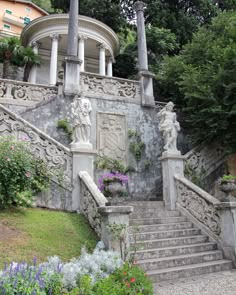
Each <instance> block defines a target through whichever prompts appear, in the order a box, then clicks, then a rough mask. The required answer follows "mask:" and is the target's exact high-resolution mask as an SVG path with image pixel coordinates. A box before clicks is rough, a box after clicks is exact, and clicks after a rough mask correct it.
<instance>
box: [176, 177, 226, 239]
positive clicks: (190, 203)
mask: <svg viewBox="0 0 236 295" xmlns="http://www.w3.org/2000/svg"><path fill="white" fill-rule="evenodd" d="M174 178H175V184H176V187H177V190H176V191H177V206H178V207H180V208H181V209H183V210H184V211H185V213H187V214H188V215H191V218H194V219H195V222H196V223H198V224H200V225H201V226H203V227H204V230H206V229H207V232H208V234H210V235H211V236H212V237H213V238H215V239H217V238H218V236H219V234H220V232H221V228H220V216H219V213H218V211H217V209H216V208H215V205H218V204H220V201H218V200H217V199H216V198H214V197H213V196H211V195H210V194H208V193H207V192H205V191H204V190H202V189H201V188H200V187H198V186H196V185H195V184H193V183H192V182H191V181H189V180H188V179H186V178H185V177H180V176H178V175H175V176H174Z"/></svg>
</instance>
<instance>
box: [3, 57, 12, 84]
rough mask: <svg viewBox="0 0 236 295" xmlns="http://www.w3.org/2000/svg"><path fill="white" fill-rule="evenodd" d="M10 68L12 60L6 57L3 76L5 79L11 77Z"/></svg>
mask: <svg viewBox="0 0 236 295" xmlns="http://www.w3.org/2000/svg"><path fill="white" fill-rule="evenodd" d="M9 69H10V61H9V60H8V59H5V60H4V62H3V67H2V77H3V79H8V78H9Z"/></svg>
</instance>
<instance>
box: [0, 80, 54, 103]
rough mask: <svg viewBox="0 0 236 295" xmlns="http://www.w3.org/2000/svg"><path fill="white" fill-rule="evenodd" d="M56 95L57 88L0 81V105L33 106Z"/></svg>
mask: <svg viewBox="0 0 236 295" xmlns="http://www.w3.org/2000/svg"><path fill="white" fill-rule="evenodd" d="M56 95H57V87H51V86H48V85H40V84H30V83H28V82H21V81H14V80H6V79H0V103H5V104H14V105H22V106H33V105H35V104H36V103H39V102H41V101H46V100H48V99H50V98H52V97H54V96H56Z"/></svg>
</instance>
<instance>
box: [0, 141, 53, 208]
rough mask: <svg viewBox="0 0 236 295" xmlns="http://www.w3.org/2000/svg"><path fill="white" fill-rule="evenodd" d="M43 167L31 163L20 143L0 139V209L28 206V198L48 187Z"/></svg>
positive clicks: (28, 153) (30, 156)
mask: <svg viewBox="0 0 236 295" xmlns="http://www.w3.org/2000/svg"><path fill="white" fill-rule="evenodd" d="M49 178H50V176H49V172H48V170H47V167H46V164H45V163H44V162H43V161H42V160H40V159H37V160H35V159H34V158H33V156H32V155H31V153H30V151H29V147H28V145H27V143H26V142H24V141H17V140H16V139H14V138H13V137H1V142H0V208H6V207H9V206H12V205H13V206H30V205H31V200H32V195H33V194H34V193H38V192H40V191H43V190H45V189H46V188H47V187H48V186H49V183H50V181H49Z"/></svg>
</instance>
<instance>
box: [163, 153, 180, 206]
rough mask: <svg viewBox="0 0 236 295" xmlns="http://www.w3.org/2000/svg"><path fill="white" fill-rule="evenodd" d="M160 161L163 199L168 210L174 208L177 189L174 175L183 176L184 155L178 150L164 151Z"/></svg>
mask: <svg viewBox="0 0 236 295" xmlns="http://www.w3.org/2000/svg"><path fill="white" fill-rule="evenodd" d="M160 160H161V161H162V179H163V200H164V203H165V206H166V207H167V209H168V210H175V209H176V200H177V191H176V185H175V179H174V175H175V174H178V175H179V176H180V177H183V176H184V157H183V156H181V154H180V152H176V153H171V152H164V153H162V157H161V158H160Z"/></svg>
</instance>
